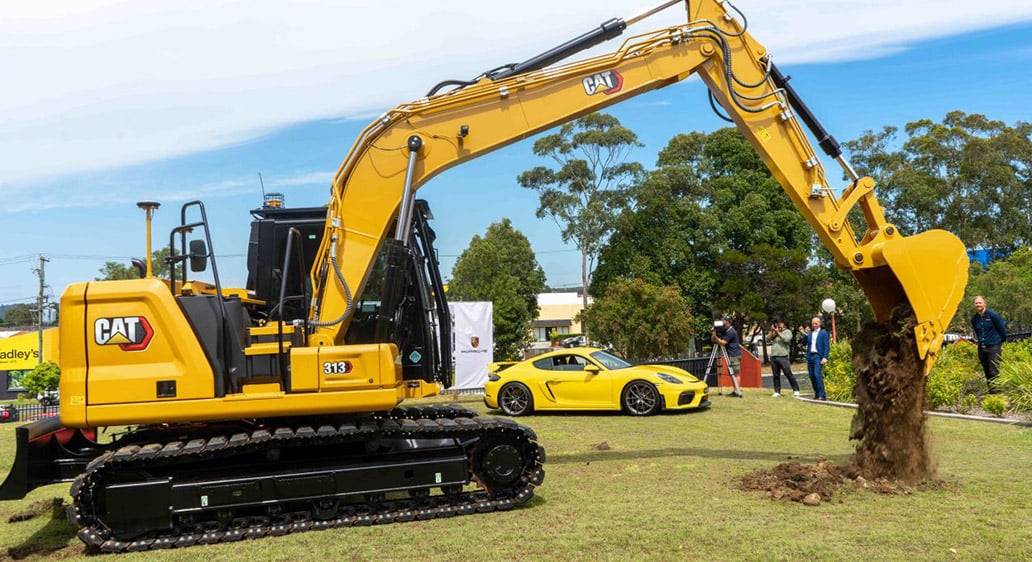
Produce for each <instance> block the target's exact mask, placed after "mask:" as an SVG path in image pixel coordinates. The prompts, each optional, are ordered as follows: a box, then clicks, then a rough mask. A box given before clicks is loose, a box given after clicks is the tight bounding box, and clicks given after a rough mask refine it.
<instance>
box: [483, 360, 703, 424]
mask: <svg viewBox="0 0 1032 562" xmlns="http://www.w3.org/2000/svg"><path fill="white" fill-rule="evenodd" d="M488 371H489V372H488V376H487V383H486V384H485V385H484V403H485V404H487V407H488V408H501V410H502V412H504V413H505V414H507V415H510V416H521V415H524V414H530V413H532V412H534V411H539V410H617V411H619V410H623V411H624V412H626V413H628V414H630V415H632V416H648V415H652V414H655V413H657V412H659V411H660V410H663V409H677V410H688V409H693V408H706V407H708V406H709V405H710V402H709V396H708V388H707V386H706V383H705V382H702V381H700V380H699V379H697V378H695V377H694V376H692V375H691V374H690V373H688V372H687V371H683V370H681V369H678V368H677V367H672V366H668V365H632V364H630V363H628V362H627V361H624V360H623V359H621V358H619V357H617V356H615V355H613V354H611V353H608V352H606V351H603V350H601V349H598V348H595V347H575V348H572V349H558V350H556V351H551V352H549V353H545V354H543V355H538V356H536V357H532V358H530V359H527V360H525V361H520V362H518V363H516V362H499V363H492V364H491V365H490V366H488Z"/></svg>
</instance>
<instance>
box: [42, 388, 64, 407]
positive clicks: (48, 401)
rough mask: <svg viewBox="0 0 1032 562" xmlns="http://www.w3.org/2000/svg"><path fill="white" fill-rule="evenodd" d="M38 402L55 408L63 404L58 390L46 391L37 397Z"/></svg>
mask: <svg viewBox="0 0 1032 562" xmlns="http://www.w3.org/2000/svg"><path fill="white" fill-rule="evenodd" d="M36 400H38V401H39V403H40V404H42V405H44V406H55V405H57V404H60V403H61V393H60V392H59V391H57V390H44V391H43V392H40V393H39V394H37V395H36Z"/></svg>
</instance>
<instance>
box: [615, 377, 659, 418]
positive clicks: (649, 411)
mask: <svg viewBox="0 0 1032 562" xmlns="http://www.w3.org/2000/svg"><path fill="white" fill-rule="evenodd" d="M620 403H621V405H622V406H623V409H624V411H625V412H627V413H628V414H630V415H632V416H651V415H653V414H655V413H656V412H658V411H659V408H660V399H659V391H658V390H656V387H655V386H653V385H652V383H649V382H646V381H631V383H630V384H628V385H627V386H625V387H624V389H623V396H622V397H621V398H620Z"/></svg>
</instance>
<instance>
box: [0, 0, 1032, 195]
mask: <svg viewBox="0 0 1032 562" xmlns="http://www.w3.org/2000/svg"><path fill="white" fill-rule="evenodd" d="M657 3H659V0H653V1H652V2H649V1H648V0H612V1H610V2H607V3H604V5H603V4H601V3H599V2H595V1H587V0H565V1H564V2H555V1H553V0H550V1H545V0H524V1H523V2H519V3H517V4H513V3H508V2H507V3H501V2H494V1H489V0H449V2H425V1H421V0H398V1H395V2H382V1H379V0H351V1H345V2H341V1H335V0H293V1H286V0H279V1H271V0H268V1H264V0H263V1H257V0H219V1H215V0H149V1H148V2H133V1H129V0H48V1H41V2H6V3H5V5H4V7H3V17H0V76H3V77H4V87H3V88H0V193H4V194H5V195H10V194H11V193H12V191H14V190H16V188H15V187H13V185H14V184H17V183H23V182H26V181H28V180H31V179H40V178H45V177H48V176H54V175H60V174H66V173H69V172H73V171H84V170H97V169H107V168H111V167H116V166H121V165H126V164H131V163H138V162H143V161H148V160H158V159H165V158H169V157H172V156H176V155H182V154H186V153H190V152H195V151H200V150H204V149H210V148H215V147H219V146H224V145H227V144H232V143H236V142H242V141H245V140H248V139H251V138H255V137H257V136H260V135H262V134H264V133H267V132H268V131H270V130H271V129H274V128H276V127H279V126H283V125H286V124H289V123H295V122H299V121H304V120H310V119H317V118H327V117H348V116H351V117H355V116H362V117H367V116H372V115H376V114H378V113H379V112H381V111H383V110H384V109H386V108H387V107H390V106H393V105H396V104H398V103H402V102H405V101H407V100H409V99H413V98H415V97H419V96H421V95H423V94H424V93H425V92H426V91H427V90H428V89H429V88H430V87H431V86H432V85H433V84H435V83H437V82H438V81H440V80H442V79H445V78H458V79H467V78H472V77H474V76H475V75H476V74H478V73H479V72H481V71H483V70H486V69H488V68H492V67H494V66H497V65H498V64H501V63H505V62H515V61H519V60H523V59H526V58H529V57H530V56H533V55H535V54H537V53H539V52H541V51H543V50H545V49H547V48H549V47H551V46H554V45H557V44H559V43H561V42H563V41H565V40H567V39H569V38H571V37H573V36H576V35H578V34H580V33H582V32H584V31H587V30H588V29H591V28H593V27H595V26H597V25H598V24H600V23H601V22H602V21H604V20H606V19H608V18H610V17H630V16H633V15H635V14H637V13H639V12H640V11H642V9H644V8H648V7H650V5H655V4H657ZM737 4H738V5H739V7H740V8H741V9H742V11H743V12H745V14H746V16H747V17H748V18H749V24H750V31H751V32H752V33H753V34H754V36H755V37H756V38H757V39H759V40H760V41H761V42H763V43H764V44H765V45H766V46H767V47H768V49H769V50H770V51H771V52H773V53H775V55H776V57H777V60H778V61H779V62H781V63H785V62H797V63H798V62H813V61H834V60H846V59H857V58H871V57H876V56H881V55H884V54H886V53H888V52H892V51H893V50H897V49H901V48H905V47H906V45H907V44H908V43H909V42H913V41H915V40H918V39H924V38H929V37H934V36H942V35H950V34H955V33H961V32H964V31H969V30H974V29H981V28H986V27H991V26H995V25H1001V24H1005V23H1010V22H1013V21H1024V20H1029V19H1032V3H1029V2H1027V1H1026V0H1016V1H1011V0H986V1H984V2H981V3H979V5H978V7H977V9H972V6H971V4H970V2H962V1H960V0H910V1H908V2H898V0H806V1H802V0H739V1H738V2H737ZM679 21H683V12H682V11H681V10H680V8H677V7H675V8H671V9H669V10H667V11H666V12H664V13H663V14H661V15H660V16H657V17H656V18H653V19H650V20H646V22H645V23H643V24H639V25H638V26H636V27H635V31H644V30H646V29H652V28H657V27H661V26H665V25H669V24H673V23H677V22H679ZM639 28H640V29H639ZM252 183H253V182H252Z"/></svg>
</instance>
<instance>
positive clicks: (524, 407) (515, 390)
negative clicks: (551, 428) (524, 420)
mask: <svg viewBox="0 0 1032 562" xmlns="http://www.w3.org/2000/svg"><path fill="white" fill-rule="evenodd" d="M498 405H499V406H501V408H502V412H505V414H506V415H508V416H522V415H524V414H529V413H530V412H532V411H533V410H534V396H533V395H531V393H530V389H529V388H527V387H526V386H524V385H522V384H520V383H518V382H511V383H509V384H507V385H505V386H503V387H502V391H501V392H499V393H498Z"/></svg>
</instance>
